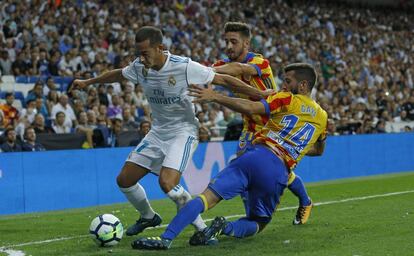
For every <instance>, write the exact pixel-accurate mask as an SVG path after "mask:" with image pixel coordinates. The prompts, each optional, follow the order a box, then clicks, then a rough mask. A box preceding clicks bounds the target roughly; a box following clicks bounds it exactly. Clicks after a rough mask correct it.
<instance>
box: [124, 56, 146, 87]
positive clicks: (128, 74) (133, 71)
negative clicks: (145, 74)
mask: <svg viewBox="0 0 414 256" xmlns="http://www.w3.org/2000/svg"><path fill="white" fill-rule="evenodd" d="M138 63H139V60H138V59H135V60H134V61H133V62H131V63H130V64H129V65H128V66H126V67H124V68H123V69H122V75H123V76H124V77H125V78H126V79H128V80H129V81H131V82H133V83H134V84H138V83H139V76H140V75H142V67H137V65H136V64H138Z"/></svg>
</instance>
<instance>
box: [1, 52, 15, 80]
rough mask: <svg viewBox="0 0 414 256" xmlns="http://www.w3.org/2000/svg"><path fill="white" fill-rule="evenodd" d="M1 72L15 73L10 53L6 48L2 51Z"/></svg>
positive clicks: (4, 73)
mask: <svg viewBox="0 0 414 256" xmlns="http://www.w3.org/2000/svg"><path fill="white" fill-rule="evenodd" d="M0 74H2V75H3V76H4V75H13V73H12V62H11V60H10V58H9V53H8V52H7V51H5V50H2V51H0Z"/></svg>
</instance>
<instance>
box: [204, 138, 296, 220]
mask: <svg viewBox="0 0 414 256" xmlns="http://www.w3.org/2000/svg"><path fill="white" fill-rule="evenodd" d="M287 182H288V169H287V168H286V166H285V164H284V162H283V161H282V160H280V159H279V158H278V157H277V156H276V155H275V154H274V153H273V152H272V151H271V150H270V149H268V148H267V147H265V146H262V145H254V146H252V147H251V148H249V149H248V150H247V151H246V153H244V154H243V155H241V156H240V157H238V158H236V159H235V160H233V161H232V162H231V163H230V164H229V166H227V167H226V168H225V169H224V170H222V171H221V172H219V173H218V174H217V176H216V177H215V178H213V179H212V180H211V181H210V184H209V185H208V187H209V189H211V190H212V191H213V192H215V193H216V194H217V195H218V196H219V197H221V198H223V199H225V200H229V199H232V198H233V197H235V196H237V195H242V194H246V192H248V193H247V197H248V198H247V205H246V207H247V208H246V215H247V217H248V218H250V219H253V220H256V221H260V222H266V223H267V222H269V221H270V220H271V217H272V214H273V212H274V211H275V209H276V206H277V205H278V204H279V199H280V197H281V196H282V194H283V190H284V189H285V188H286V187H287Z"/></svg>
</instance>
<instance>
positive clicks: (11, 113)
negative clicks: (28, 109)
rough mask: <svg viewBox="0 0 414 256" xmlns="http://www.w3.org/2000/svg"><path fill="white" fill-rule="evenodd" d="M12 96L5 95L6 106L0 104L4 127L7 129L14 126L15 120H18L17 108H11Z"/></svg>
mask: <svg viewBox="0 0 414 256" xmlns="http://www.w3.org/2000/svg"><path fill="white" fill-rule="evenodd" d="M13 102H14V94H13V93H12V92H8V93H6V104H0V110H1V111H2V112H3V115H4V121H3V123H4V126H5V127H8V126H9V125H11V126H13V127H14V126H16V125H17V120H19V111H18V110H17V108H15V107H13Z"/></svg>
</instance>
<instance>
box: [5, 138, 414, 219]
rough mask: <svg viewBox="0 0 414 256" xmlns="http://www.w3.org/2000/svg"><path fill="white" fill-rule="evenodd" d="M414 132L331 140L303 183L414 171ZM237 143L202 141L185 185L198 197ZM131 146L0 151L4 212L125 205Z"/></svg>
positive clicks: (154, 185)
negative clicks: (121, 182) (122, 186)
mask: <svg viewBox="0 0 414 256" xmlns="http://www.w3.org/2000/svg"><path fill="white" fill-rule="evenodd" d="M413 143H414V133H399V134H381V135H358V136H335V137H328V139H327V147H326V149H325V154H324V155H323V156H321V157H305V158H304V159H303V161H302V162H301V163H300V164H299V165H298V167H297V168H296V170H295V172H296V173H298V174H299V175H300V176H301V177H302V178H303V180H304V181H305V182H314V181H322V180H330V179H338V178H347V177H357V176H367V175H375V174H385V173H393V172H403V171H414V147H413ZM236 146H237V142H211V143H201V144H200V145H199V146H198V148H197V150H196V152H195V154H194V156H193V159H192V161H190V163H189V166H188V168H187V170H186V171H185V172H184V175H183V180H182V183H183V184H184V186H185V187H186V188H187V189H188V190H189V191H190V192H191V193H192V194H197V193H200V192H201V191H202V190H203V189H204V188H205V187H206V186H207V184H208V182H209V180H210V178H211V177H212V176H214V175H216V174H217V173H218V172H219V171H220V170H221V169H223V168H224V167H225V166H226V164H227V163H228V162H229V160H230V159H232V158H233V157H234V152H235V149H236ZM131 149H132V148H104V149H93V150H61V151H45V152H22V153H0V214H15V213H28V212H39V211H49V210H58V209H67V208H79V207H87V206H94V205H103V204H111V203H116V202H125V201H126V200H125V198H124V196H123V194H122V193H121V192H119V190H118V188H117V185H116V181H115V180H116V176H117V174H118V172H119V170H120V169H121V167H122V165H123V162H124V160H125V159H126V157H127V156H128V154H129V152H130V151H131ZM142 185H143V186H144V187H145V188H146V191H147V195H148V197H149V198H150V199H160V198H164V197H165V195H164V193H163V192H162V191H161V190H160V188H159V186H158V182H157V177H156V176H154V175H148V176H147V177H145V178H144V179H143V181H142Z"/></svg>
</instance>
